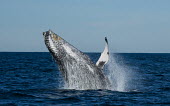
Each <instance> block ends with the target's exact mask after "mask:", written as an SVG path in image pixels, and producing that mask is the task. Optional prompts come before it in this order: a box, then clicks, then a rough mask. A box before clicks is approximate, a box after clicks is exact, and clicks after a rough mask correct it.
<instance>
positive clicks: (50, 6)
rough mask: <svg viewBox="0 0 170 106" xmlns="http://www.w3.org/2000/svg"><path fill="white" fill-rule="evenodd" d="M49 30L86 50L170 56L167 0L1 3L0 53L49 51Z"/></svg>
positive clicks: (16, 0) (18, 0)
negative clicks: (46, 34) (106, 48)
mask: <svg viewBox="0 0 170 106" xmlns="http://www.w3.org/2000/svg"><path fill="white" fill-rule="evenodd" d="M48 29H51V30H53V31H54V32H55V33H57V34H59V35H60V36H61V37H63V38H64V39H65V40H67V41H68V42H70V43H71V44H72V45H74V46H75V47H77V48H78V49H80V50H81V51H85V52H101V51H103V49H104V37H105V36H107V37H108V40H109V43H110V50H111V52H128V53H131V52H142V53H143V52H170V46H169V45H170V0H1V1H0V51H17V52H19V51H24V52H28V51H29V52H37V51H39V52H47V51H48V50H47V49H46V47H45V45H44V41H43V36H42V32H43V31H46V30H48Z"/></svg>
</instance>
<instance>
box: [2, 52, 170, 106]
mask: <svg viewBox="0 0 170 106" xmlns="http://www.w3.org/2000/svg"><path fill="white" fill-rule="evenodd" d="M87 54H88V55H89V56H90V58H91V59H92V61H94V62H96V61H97V60H98V58H99V56H100V53H87ZM111 56H112V57H111V59H110V60H111V61H109V64H108V65H107V67H106V70H104V73H105V74H106V75H107V76H108V77H109V80H110V81H111V83H112V90H71V89H63V78H62V76H61V73H60V71H59V70H58V68H57V65H56V64H55V63H54V61H53V59H52V58H51V56H50V54H49V53H45V52H44V53H11V52H1V53H0V105H54V106H55V105H169V104H170V99H169V98H170V54H133V53H132V54H112V55H111Z"/></svg>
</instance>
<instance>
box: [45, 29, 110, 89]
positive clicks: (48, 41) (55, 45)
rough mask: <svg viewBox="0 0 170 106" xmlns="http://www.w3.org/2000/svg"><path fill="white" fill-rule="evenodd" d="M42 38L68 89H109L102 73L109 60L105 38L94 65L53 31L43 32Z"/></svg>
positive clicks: (108, 83)
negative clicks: (104, 43) (103, 45)
mask: <svg viewBox="0 0 170 106" xmlns="http://www.w3.org/2000/svg"><path fill="white" fill-rule="evenodd" d="M43 36H44V41H45V45H46V47H47V48H48V50H49V52H50V53H51V55H52V57H53V58H54V60H55V62H56V63H57V64H58V68H59V70H60V71H61V73H62V75H63V77H64V79H65V80H64V81H65V86H66V87H67V88H68V89H76V90H88V89H110V87H111V85H110V81H109V80H108V78H107V77H106V76H105V75H104V73H103V71H102V70H103V68H104V65H105V64H106V63H107V62H108V59H109V50H108V41H107V38H105V41H106V46H105V49H104V51H103V53H102V54H101V56H100V58H99V60H98V61H97V63H96V64H95V63H93V62H92V61H91V59H90V58H89V56H87V55H86V54H84V53H83V52H81V51H80V50H78V49H77V48H75V47H74V46H73V45H71V44H70V43H68V42H67V41H66V40H64V39H63V38H61V37H60V36H59V35H57V34H55V33H54V32H53V31H51V30H49V31H46V32H43Z"/></svg>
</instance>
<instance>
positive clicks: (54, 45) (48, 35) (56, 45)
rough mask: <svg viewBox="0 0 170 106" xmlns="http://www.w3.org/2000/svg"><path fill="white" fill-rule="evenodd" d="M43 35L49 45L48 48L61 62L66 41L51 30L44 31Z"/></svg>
mask: <svg viewBox="0 0 170 106" xmlns="http://www.w3.org/2000/svg"><path fill="white" fill-rule="evenodd" d="M43 36H44V41H45V45H46V46H47V48H48V50H49V51H50V53H51V54H52V56H53V57H54V58H55V61H57V62H59V61H60V60H61V58H62V57H63V56H64V54H65V52H64V51H63V48H62V45H64V43H65V41H64V39H62V38H61V37H60V36H58V35H57V34H55V33H54V32H52V31H51V30H49V31H46V32H43Z"/></svg>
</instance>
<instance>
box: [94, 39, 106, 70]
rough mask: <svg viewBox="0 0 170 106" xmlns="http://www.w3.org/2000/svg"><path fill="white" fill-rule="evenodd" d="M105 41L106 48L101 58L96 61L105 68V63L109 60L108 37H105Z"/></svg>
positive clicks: (97, 64)
mask: <svg viewBox="0 0 170 106" xmlns="http://www.w3.org/2000/svg"><path fill="white" fill-rule="evenodd" d="M105 41H106V44H105V49H104V51H103V52H102V53H101V55H100V58H99V60H98V61H97V62H96V66H98V67H99V68H100V69H103V67H104V65H105V64H106V63H107V62H108V61H109V46H108V41H107V38H105Z"/></svg>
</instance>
